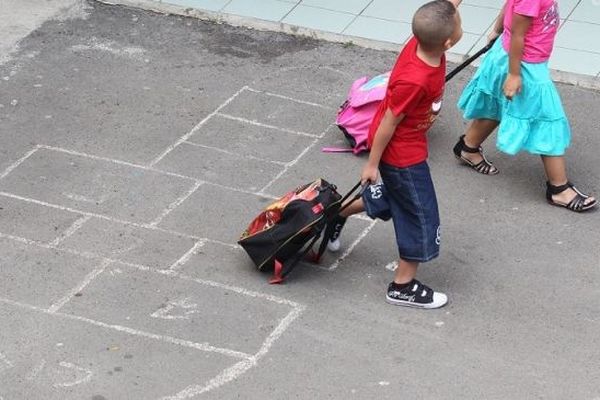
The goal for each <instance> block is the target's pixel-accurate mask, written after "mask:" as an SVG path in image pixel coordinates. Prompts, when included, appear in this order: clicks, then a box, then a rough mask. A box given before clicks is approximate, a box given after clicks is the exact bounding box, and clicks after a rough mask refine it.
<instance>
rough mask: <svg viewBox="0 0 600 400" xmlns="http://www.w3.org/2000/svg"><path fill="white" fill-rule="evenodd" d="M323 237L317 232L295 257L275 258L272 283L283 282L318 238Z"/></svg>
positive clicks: (270, 280)
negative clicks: (280, 259)
mask: <svg viewBox="0 0 600 400" xmlns="http://www.w3.org/2000/svg"><path fill="white" fill-rule="evenodd" d="M319 237H321V233H320V232H319V233H317V234H316V235H315V236H314V237H313V238H312V239H311V241H310V243H308V244H307V245H306V246H304V248H303V249H302V250H301V251H299V252H298V253H296V254H294V256H293V257H290V258H289V259H287V260H286V261H285V262H283V263H282V262H280V261H279V260H275V261H274V262H275V269H274V271H273V276H272V277H271V279H269V283H270V284H279V283H283V280H284V279H285V277H286V276H287V275H288V274H289V273H290V272H292V270H293V269H294V268H295V267H296V265H298V263H299V262H300V260H302V259H303V258H304V257H305V256H306V254H308V252H309V251H310V250H311V249H312V248H313V246H314V245H315V243H316V242H317V240H319Z"/></svg>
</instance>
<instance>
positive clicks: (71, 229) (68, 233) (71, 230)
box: [48, 215, 92, 247]
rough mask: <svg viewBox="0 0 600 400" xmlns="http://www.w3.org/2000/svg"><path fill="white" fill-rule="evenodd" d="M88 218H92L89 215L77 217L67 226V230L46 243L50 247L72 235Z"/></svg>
mask: <svg viewBox="0 0 600 400" xmlns="http://www.w3.org/2000/svg"><path fill="white" fill-rule="evenodd" d="M90 219H92V216H91V215H84V216H82V217H81V218H78V219H77V220H75V222H73V224H72V225H71V226H70V227H68V228H67V230H65V231H64V232H63V233H61V234H60V235H59V236H58V237H57V238H56V239H54V240H53V241H51V242H50V243H48V245H50V246H51V247H57V246H58V245H59V244H60V243H61V242H63V241H64V240H66V239H68V238H69V237H71V236H73V235H74V234H75V233H76V232H77V231H78V230H79V229H81V227H82V226H83V225H84V224H85V223H86V222H88V221H89V220H90Z"/></svg>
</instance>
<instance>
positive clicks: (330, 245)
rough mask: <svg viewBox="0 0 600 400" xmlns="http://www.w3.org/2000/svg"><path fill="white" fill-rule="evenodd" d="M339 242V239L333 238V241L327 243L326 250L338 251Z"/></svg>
mask: <svg viewBox="0 0 600 400" xmlns="http://www.w3.org/2000/svg"><path fill="white" fill-rule="evenodd" d="M340 247H341V243H340V240H339V239H336V240H334V241H333V242H329V243H327V250H329V251H330V252H332V253H335V252H338V251H340Z"/></svg>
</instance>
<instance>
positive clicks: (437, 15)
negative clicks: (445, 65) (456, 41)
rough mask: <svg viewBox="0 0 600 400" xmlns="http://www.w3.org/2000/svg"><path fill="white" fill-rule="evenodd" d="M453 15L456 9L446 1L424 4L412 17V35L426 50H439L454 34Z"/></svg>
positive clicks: (436, 0)
mask: <svg viewBox="0 0 600 400" xmlns="http://www.w3.org/2000/svg"><path fill="white" fill-rule="evenodd" d="M455 14H456V7H455V6H454V4H452V3H451V2H449V1H448V0H434V1H431V2H429V3H426V4H424V5H422V6H421V7H420V8H419V9H418V10H417V12H416V13H415V15H414V16H413V20H412V31H413V35H415V37H416V38H417V40H418V41H419V44H420V45H421V46H423V48H424V49H426V50H431V49H437V48H440V47H441V46H443V45H444V43H445V42H446V40H448V39H449V38H450V36H452V32H454V24H455V22H454V15H455Z"/></svg>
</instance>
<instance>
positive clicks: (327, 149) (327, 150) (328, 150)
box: [321, 147, 354, 153]
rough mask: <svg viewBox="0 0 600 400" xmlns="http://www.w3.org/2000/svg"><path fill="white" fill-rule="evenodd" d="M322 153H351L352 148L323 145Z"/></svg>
mask: <svg viewBox="0 0 600 400" xmlns="http://www.w3.org/2000/svg"><path fill="white" fill-rule="evenodd" d="M321 151H322V152H323V153H352V152H353V151H354V150H353V149H351V148H348V147H323V148H322V149H321Z"/></svg>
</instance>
